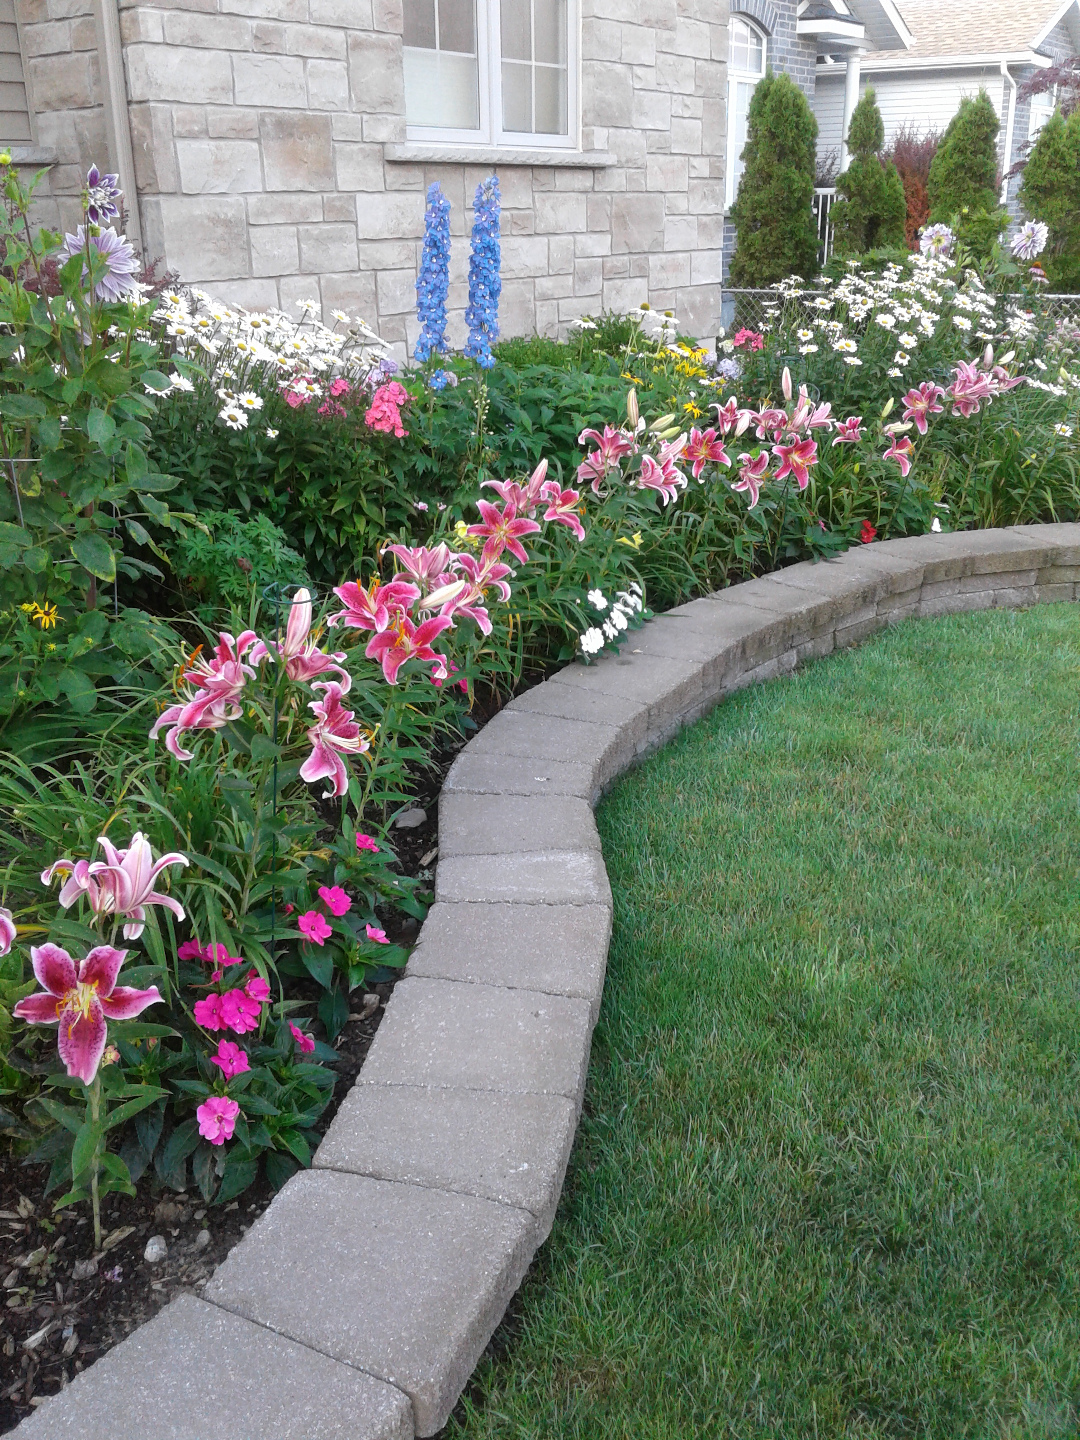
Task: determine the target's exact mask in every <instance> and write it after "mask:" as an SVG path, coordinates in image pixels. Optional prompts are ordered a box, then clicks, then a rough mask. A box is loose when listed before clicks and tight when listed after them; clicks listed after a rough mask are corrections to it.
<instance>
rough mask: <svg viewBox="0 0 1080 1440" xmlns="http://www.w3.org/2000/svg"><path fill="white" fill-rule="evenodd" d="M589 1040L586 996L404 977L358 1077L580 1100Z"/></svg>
mask: <svg viewBox="0 0 1080 1440" xmlns="http://www.w3.org/2000/svg"><path fill="white" fill-rule="evenodd" d="M591 1038H592V1012H591V1009H590V1006H589V1002H588V1001H587V1000H579V999H576V998H573V997H570V996H565V995H545V994H540V993H538V992H537V991H533V990H506V989H500V988H498V987H496V986H494V985H462V984H458V983H456V982H454V981H452V980H426V979H420V978H417V979H410V980H402V981H401V982H400V984H399V985H398V986H397V987H396V988H395V990H394V993H393V995H392V996H391V998H390V1003H389V1005H388V1006H387V1007H386V1015H385V1017H384V1019H383V1022H382V1024H381V1025H380V1026H379V1028H378V1031H377V1032H376V1034H375V1039H374V1041H373V1042H372V1046H371V1049H370V1050H369V1051H368V1057H367V1059H366V1060H365V1061H364V1068H363V1070H362V1071H361V1072H360V1080H359V1082H358V1083H359V1084H361V1085H363V1084H372V1085H447V1086H450V1087H451V1088H454V1089H462V1090H504V1091H506V1092H507V1093H508V1094H511V1095H565V1096H567V1097H568V1098H569V1099H571V1100H572V1101H573V1102H574V1104H575V1105H580V1103H581V1094H582V1090H583V1089H584V1085H585V1071H586V1068H587V1066H588V1063H589V1044H590V1041H591Z"/></svg>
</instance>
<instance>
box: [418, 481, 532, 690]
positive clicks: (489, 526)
mask: <svg viewBox="0 0 1080 1440" xmlns="http://www.w3.org/2000/svg"><path fill="white" fill-rule="evenodd" d="M476 508H477V509H478V510H479V511H480V516H481V519H482V521H483V523H482V524H480V525H470V526H469V528H468V534H470V535H479V536H482V537H484V549H483V557H484V559H485V560H498V558H499V556H500V555H501V554H502V553H503V551H504V550H509V551H510V554H511V555H515V556H517V558H518V559H519V560H520V561H521V562H522V564H524V563H525V562H526V561H527V560H528V558H529V557H528V555H527V554H526V553H525V547H524V546H523V545H522V543H521V536H523V535H535V534H536V533H537V531H538V530H539V529H540V526H539V525H538V524H537V523H536V521H535V520H528V519H525V518H524V517H523V516H520V515H518V513H517V511H516V510H515V508H514V506H513V505H512V504H510V503H507V505H506V508H505V509H504V510H500V509H499V507H498V506H497V505H492V503H491V501H490V500H477V502H476ZM391 683H393V682H391Z"/></svg>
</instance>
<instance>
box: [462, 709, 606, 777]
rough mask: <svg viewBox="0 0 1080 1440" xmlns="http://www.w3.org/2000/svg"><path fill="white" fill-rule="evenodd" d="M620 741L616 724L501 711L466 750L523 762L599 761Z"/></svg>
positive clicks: (587, 762) (471, 741) (470, 742)
mask: <svg viewBox="0 0 1080 1440" xmlns="http://www.w3.org/2000/svg"><path fill="white" fill-rule="evenodd" d="M620 744H622V746H623V748H625V742H622V741H621V737H620V732H619V727H618V726H617V725H605V724H601V723H600V722H599V721H596V720H566V719H560V718H559V717H557V716H553V715H535V714H530V713H529V712H527V711H521V710H503V711H501V712H500V713H499V714H498V715H496V716H495V718H494V719H493V720H490V721H489V722H488V724H486V725H485V726H484V728H483V730H481V731H480V733H479V735H477V737H476V738H475V740H470V741H469V744H468V746H467V747H466V748H467V749H468V750H470V751H472V752H473V753H474V754H476V755H512V756H515V757H516V758H518V759H523V760H575V761H579V762H581V761H584V762H585V763H586V764H593V763H599V762H602V761H603V759H604V757H605V756H606V755H607V753H608V752H609V751H610V750H611V749H613V748H619V747H620Z"/></svg>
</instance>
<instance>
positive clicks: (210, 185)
mask: <svg viewBox="0 0 1080 1440" xmlns="http://www.w3.org/2000/svg"><path fill="white" fill-rule="evenodd" d="M176 159H177V164H178V165H179V167H180V189H181V190H182V191H183V192H184V193H185V194H187V195H212V194H218V195H230V194H235V193H236V192H237V191H244V190H261V189H262V164H261V162H260V157H259V146H258V143H257V142H256V141H254V140H177V141H176Z"/></svg>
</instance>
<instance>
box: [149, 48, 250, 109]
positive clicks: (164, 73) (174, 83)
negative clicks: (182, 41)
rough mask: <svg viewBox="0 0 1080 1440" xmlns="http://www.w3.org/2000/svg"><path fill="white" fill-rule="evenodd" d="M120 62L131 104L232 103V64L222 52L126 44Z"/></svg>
mask: <svg viewBox="0 0 1080 1440" xmlns="http://www.w3.org/2000/svg"><path fill="white" fill-rule="evenodd" d="M124 60H125V62H126V68H127V77H128V95H129V97H130V98H131V100H132V101H137V100H179V101H180V102H181V103H183V104H186V105H195V104H198V105H231V104H232V100H233V84H232V65H231V63H230V58H229V56H228V55H227V54H225V53H223V52H222V53H218V52H216V51H213V50H197V49H194V48H191V47H183V46H178V45H129V46H128V47H127V49H126V50H125V52H124Z"/></svg>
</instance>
